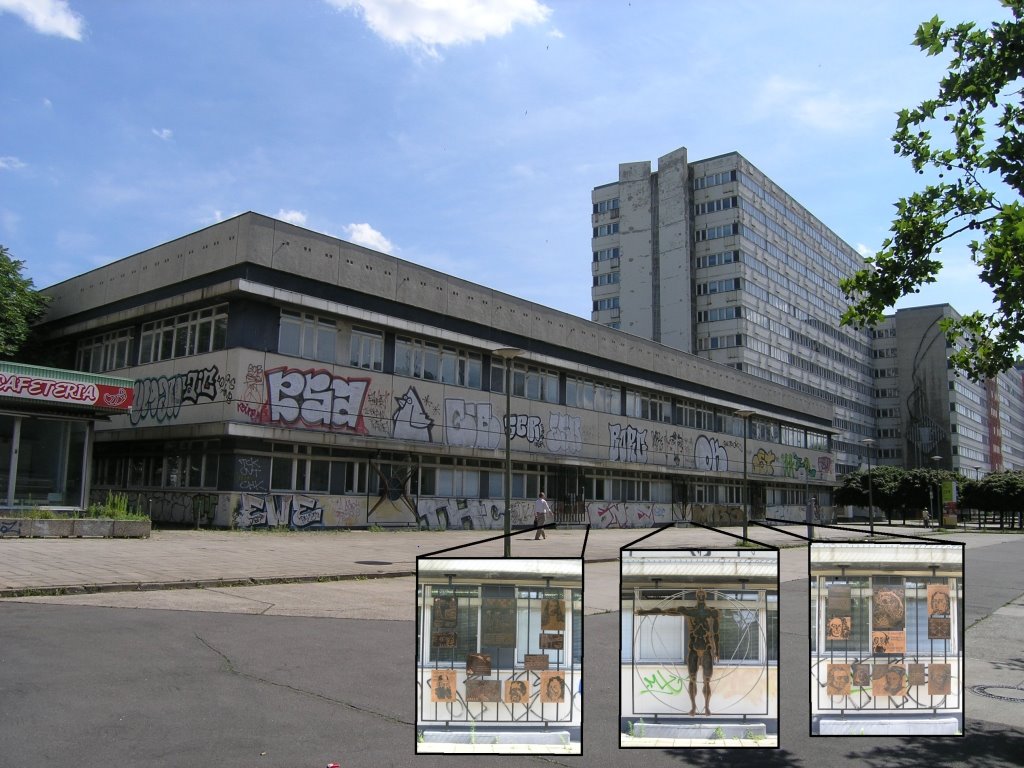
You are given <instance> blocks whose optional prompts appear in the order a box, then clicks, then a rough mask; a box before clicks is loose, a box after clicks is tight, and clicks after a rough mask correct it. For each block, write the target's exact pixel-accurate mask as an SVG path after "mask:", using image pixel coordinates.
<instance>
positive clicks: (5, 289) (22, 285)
mask: <svg viewBox="0 0 1024 768" xmlns="http://www.w3.org/2000/svg"><path fill="white" fill-rule="evenodd" d="M23 266H24V262H21V261H18V260H16V259H12V258H11V255H10V252H9V251H8V250H7V248H5V247H4V246H2V245H0V358H11V357H13V356H14V355H15V354H17V352H18V350H19V349H20V348H21V345H22V343H23V342H24V341H25V339H26V337H27V336H28V334H29V329H30V326H31V325H32V323H33V322H35V321H36V320H38V319H39V318H40V317H42V315H43V312H45V311H46V305H47V303H48V302H49V297H48V296H44V295H43V294H41V293H39V292H38V291H36V290H35V289H34V288H33V286H32V280H31V279H30V278H26V277H22V276H21V270H22V267H23Z"/></svg>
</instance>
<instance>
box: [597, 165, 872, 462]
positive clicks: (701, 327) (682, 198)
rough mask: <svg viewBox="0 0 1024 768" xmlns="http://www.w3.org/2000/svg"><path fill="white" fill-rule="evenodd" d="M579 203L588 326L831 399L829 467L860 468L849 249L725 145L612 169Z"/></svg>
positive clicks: (865, 347) (864, 404) (861, 410)
mask: <svg viewBox="0 0 1024 768" xmlns="http://www.w3.org/2000/svg"><path fill="white" fill-rule="evenodd" d="M592 202H593V215H592V226H593V240H592V252H593V287H592V298H593V311H592V314H591V319H592V320H594V321H595V322H599V323H603V324H605V325H608V326H611V327H613V328H618V329H621V330H623V331H626V332H628V333H633V334H636V335H638V336H642V337H644V338H647V339H652V340H654V341H657V342H660V343H662V344H665V345H667V346H671V347H674V348H676V349H681V350H684V351H687V352H691V353H695V354H697V355H700V356H702V357H706V358H708V359H711V360H714V361H716V362H719V363H724V364H726V365H730V366H732V367H734V368H737V369H739V370H742V371H745V372H747V373H750V374H753V375H755V376H760V377H762V378H765V379H768V380H771V381H773V382H776V383H780V384H783V385H785V386H787V387H790V388H792V389H794V390H798V391H800V392H804V393H810V394H813V395H816V396H818V397H821V398H823V399H826V400H828V401H830V402H832V403H833V404H834V407H835V420H834V424H833V427H834V429H835V437H834V440H833V449H834V451H835V461H836V467H835V473H836V474H837V475H842V474H845V473H846V472H849V471H852V470H856V469H857V468H858V467H860V466H861V465H862V464H863V463H864V461H865V455H866V453H865V451H866V447H865V446H864V444H863V441H864V440H865V439H867V438H873V437H874V435H875V413H874V404H873V396H874V391H873V390H874V382H873V365H872V339H871V336H870V334H868V333H867V332H865V331H858V330H855V329H853V328H848V327H843V326H841V325H840V323H839V318H840V316H841V315H842V313H843V310H844V309H845V308H846V306H847V303H848V302H847V301H846V300H845V298H844V296H843V294H842V291H840V290H839V287H838V283H839V279H840V278H842V277H844V276H847V275H850V274H852V273H853V272H855V271H856V270H858V269H860V268H861V267H863V265H864V261H863V259H862V258H861V257H860V255H859V254H858V253H857V251H856V250H854V249H853V248H852V247H851V246H850V245H848V244H847V243H845V242H843V240H842V239H841V238H839V237H838V236H837V235H836V234H835V233H834V232H832V231H831V230H830V229H829V228H828V227H826V226H825V225H824V224H822V223H821V221H819V220H818V219H817V218H815V217H814V216H812V215H811V214H810V213H809V212H808V211H807V209H805V208H804V207H803V206H802V205H800V204H799V203H798V202H797V201H796V200H794V199H793V198H792V197H790V196H789V195H788V194H786V193H785V192H784V191H783V190H782V189H781V188H780V187H779V186H778V185H777V184H775V183H774V182H773V181H772V180H771V179H769V178H768V177H767V176H765V175H764V174H763V173H761V171H759V170H758V169H757V168H755V167H754V166H753V165H752V164H751V163H750V162H749V161H747V160H746V158H744V157H743V156H742V155H739V154H738V153H735V152H732V153H729V154H726V155H719V156H718V157H712V158H708V159H706V160H698V161H696V162H689V160H688V159H687V152H686V148H685V147H683V148H680V149H677V150H675V151H674V152H670V153H669V154H667V155H665V156H664V157H661V158H659V159H658V168H657V170H656V171H652V170H651V163H650V162H636V163H623V164H621V165H619V177H618V180H617V181H614V182H611V183H610V184H603V185H601V186H599V187H595V188H594V190H593V192H592ZM794 439H796V438H795V437H794Z"/></svg>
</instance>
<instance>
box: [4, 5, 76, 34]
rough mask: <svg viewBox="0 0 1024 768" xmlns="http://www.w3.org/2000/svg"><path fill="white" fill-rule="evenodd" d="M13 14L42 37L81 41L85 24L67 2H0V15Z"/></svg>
mask: <svg viewBox="0 0 1024 768" xmlns="http://www.w3.org/2000/svg"><path fill="white" fill-rule="evenodd" d="M4 12H7V13H13V14H14V15H15V16H20V17H21V19H22V21H24V22H25V23H26V24H28V25H29V26H30V27H32V28H33V29H34V30H35V31H36V32H39V33H40V34H43V35H56V36H57V37H66V38H68V39H70V40H81V39H82V29H83V27H84V26H85V22H84V21H83V19H82V17H81V16H79V15H78V14H77V13H75V12H74V11H72V10H71V8H69V7H68V4H67V0H0V13H4Z"/></svg>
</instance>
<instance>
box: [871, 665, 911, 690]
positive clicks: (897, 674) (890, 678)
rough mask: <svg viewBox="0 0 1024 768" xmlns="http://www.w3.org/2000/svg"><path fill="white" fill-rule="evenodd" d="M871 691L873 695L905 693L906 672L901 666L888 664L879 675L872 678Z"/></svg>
mask: <svg viewBox="0 0 1024 768" xmlns="http://www.w3.org/2000/svg"><path fill="white" fill-rule="evenodd" d="M871 692H872V693H873V694H874V695H875V696H892V697H902V696H906V695H907V673H906V670H905V669H903V667H901V666H899V665H897V664H890V665H889V666H888V668H886V669H885V671H884V673H883V675H882V676H881V677H876V678H875V679H874V685H873V687H872V690H871Z"/></svg>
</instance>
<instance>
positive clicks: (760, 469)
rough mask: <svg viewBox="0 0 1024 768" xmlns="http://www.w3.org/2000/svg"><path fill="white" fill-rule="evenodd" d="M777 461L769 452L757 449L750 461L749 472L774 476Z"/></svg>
mask: <svg viewBox="0 0 1024 768" xmlns="http://www.w3.org/2000/svg"><path fill="white" fill-rule="evenodd" d="M777 460H778V457H777V456H776V455H775V454H774V453H772V452H771V451H766V450H765V449H764V448H758V449H757V453H755V454H754V455H753V457H752V458H751V459H750V471H751V472H753V473H754V474H757V475H774V474H775V462H776V461H777Z"/></svg>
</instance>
